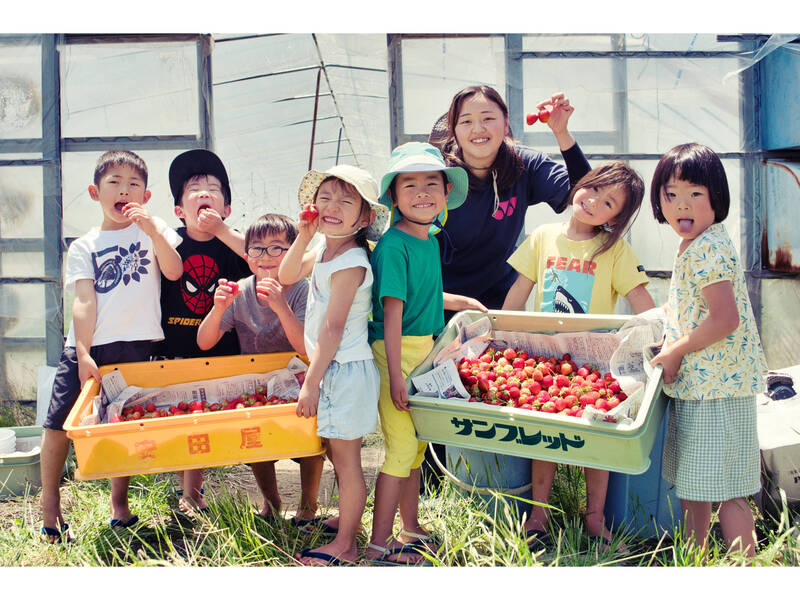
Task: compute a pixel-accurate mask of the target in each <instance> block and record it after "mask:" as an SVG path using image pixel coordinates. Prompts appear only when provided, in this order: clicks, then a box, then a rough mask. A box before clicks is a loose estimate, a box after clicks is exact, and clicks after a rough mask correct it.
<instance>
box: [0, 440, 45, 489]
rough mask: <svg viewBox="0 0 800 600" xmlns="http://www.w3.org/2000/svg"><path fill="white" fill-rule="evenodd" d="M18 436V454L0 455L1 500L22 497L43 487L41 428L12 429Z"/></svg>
mask: <svg viewBox="0 0 800 600" xmlns="http://www.w3.org/2000/svg"><path fill="white" fill-rule="evenodd" d="M11 429H12V430H13V431H14V433H15V434H16V436H17V453H15V454H14V455H8V454H0V499H2V498H9V497H11V496H22V495H23V494H25V490H26V489H28V490H31V491H33V490H37V489H39V488H40V487H42V477H41V473H40V470H39V463H40V458H41V446H42V428H41V427H11Z"/></svg>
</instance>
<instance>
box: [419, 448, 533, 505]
mask: <svg viewBox="0 0 800 600" xmlns="http://www.w3.org/2000/svg"><path fill="white" fill-rule="evenodd" d="M445 449H446V459H447V468H446V469H445V468H443V466H442V465H441V464H439V467H440V468H441V469H442V472H443V473H444V474H445V475H446V476H447V477H448V479H450V480H451V481H452V483H453V484H454V485H455V486H456V488H457V489H459V490H460V491H461V492H462V493H466V494H473V495H477V496H479V497H480V498H481V500H482V501H483V502H484V503H485V507H486V510H487V511H488V512H489V513H490V514H495V513H496V515H497V518H503V516H504V514H505V512H504V510H503V507H502V506H497V496H495V495H494V494H493V493H492V492H497V493H501V494H505V495H507V496H515V497H517V498H523V499H526V500H530V499H531V459H529V458H521V457H518V456H509V455H505V454H494V453H492V452H480V451H478V450H467V449H466V448H458V447H455V446H446V448H445ZM432 454H434V457H435V453H432ZM437 462H438V460H437ZM503 500H504V501H505V502H506V503H507V504H508V505H509V507H510V508H511V510H512V516H513V518H517V519H521V518H522V516H523V514H525V513H527V514H530V512H531V504H529V503H527V502H524V501H522V500H516V499H514V498H509V497H505V498H503ZM514 512H515V513H516V514H513V513H514Z"/></svg>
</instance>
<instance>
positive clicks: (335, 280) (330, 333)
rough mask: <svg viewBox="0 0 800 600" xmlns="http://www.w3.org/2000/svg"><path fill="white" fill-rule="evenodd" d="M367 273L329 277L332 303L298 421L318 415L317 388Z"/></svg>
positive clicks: (314, 354) (338, 273) (346, 272)
mask: <svg viewBox="0 0 800 600" xmlns="http://www.w3.org/2000/svg"><path fill="white" fill-rule="evenodd" d="M283 262H284V263H285V262H286V259H285V258H284V259H283ZM281 266H283V265H281ZM366 272H367V270H366V268H364V267H351V268H348V269H342V270H341V271H336V272H335V273H334V274H333V275H332V276H331V299H330V302H329V303H328V309H327V310H326V311H325V318H324V319H323V321H322V327H321V329H320V332H319V336H318V337H317V345H316V347H315V348H314V351H313V352H312V354H311V356H310V357H309V358H310V359H311V365H310V366H309V368H308V371H307V372H306V378H305V380H304V381H303V387H302V389H301V390H300V397H299V398H298V401H297V416H298V417H303V416H305V417H313V416H314V415H316V414H317V405H318V403H319V384H320V382H321V381H322V376H323V375H324V374H325V371H326V370H327V369H328V365H329V364H330V363H331V360H333V357H334V356H336V351H337V350H338V349H339V343H340V342H341V341H342V332H343V331H344V326H345V324H346V323H347V315H348V313H349V312H350V307H351V306H352V305H353V299H354V298H355V296H356V291H357V290H358V286H360V285H361V283H362V282H363V281H364V276H365V275H366Z"/></svg>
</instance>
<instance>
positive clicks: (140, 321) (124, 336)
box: [41, 150, 183, 543]
mask: <svg viewBox="0 0 800 600" xmlns="http://www.w3.org/2000/svg"><path fill="white" fill-rule="evenodd" d="M89 196H91V198H92V200H94V201H96V202H99V203H100V207H101V208H102V210H103V222H102V223H101V225H100V227H99V228H97V227H95V228H93V229H92V230H91V231H89V232H88V233H87V234H85V235H83V236H81V237H80V238H78V239H77V240H75V241H74V242H73V243H72V244H71V245H70V247H69V251H68V254H67V273H66V278H65V282H64V283H65V286H66V288H67V289H70V288H74V289H75V301H74V303H73V308H72V324H71V326H70V329H69V334H68V335H67V340H66V343H65V344H64V351H63V353H62V355H61V360H60V361H59V364H58V369H57V371H56V377H55V382H54V384H53V396H52V398H51V400H50V407H49V409H48V413H47V417H46V418H45V422H44V429H45V430H46V431H45V434H44V439H43V441H42V452H41V474H42V516H43V521H44V525H43V527H42V535H43V536H45V537H46V538H47V540H48V541H49V542H50V543H54V542H57V541H61V540H62V539H66V540H67V541H70V540H71V539H72V536H71V535H70V533H69V531H68V527H69V526H68V525H67V523H66V522H65V520H64V515H63V514H62V512H61V495H60V490H59V483H60V479H61V472H62V470H63V468H64V463H65V462H66V459H67V453H68V452H69V438H68V437H67V434H66V432H65V431H64V429H63V425H64V421H65V420H66V418H67V415H68V414H69V411H70V410H71V409H72V407H73V405H74V404H75V401H76V400H77V398H78V395H79V393H80V390H81V388H82V387H83V384H84V383H86V381H87V380H88V379H89V378H90V377H94V378H95V379H96V380H98V381H100V372H99V370H98V365H104V364H112V363H121V362H137V361H146V360H148V359H149V357H150V344H151V342H152V341H154V340H160V339H162V338H163V337H164V334H163V331H162V329H161V305H160V288H161V273H163V274H164V276H165V277H167V278H168V279H171V280H176V279H178V278H180V276H181V274H182V273H183V265H182V264H181V259H180V256H178V253H177V252H176V250H175V247H176V246H177V245H178V244H179V243H180V241H181V240H180V237H179V236H178V234H177V233H175V231H174V230H172V229H171V228H170V227H168V226H167V224H166V223H165V222H164V221H163V220H162V219H159V218H158V217H153V216H151V215H150V214H149V213H148V212H147V210H145V208H144V204H146V203H147V201H148V200H149V199H150V192H149V191H147V166H146V165H145V163H144V161H143V160H142V159H141V158H140V157H139V156H137V155H136V154H134V153H133V152H129V151H127V150H111V151H108V152H106V153H104V154H103V155H102V156H101V157H100V158H99V159H98V161H97V165H96V166H95V171H94V183H93V184H92V185H90V186H89ZM129 482H130V477H117V478H113V479H112V480H111V521H110V525H111V526H112V527H130V526H131V525H133V524H134V523H136V521H138V517H137V516H136V515H133V514H132V513H131V511H130V508H129V507H128V484H129Z"/></svg>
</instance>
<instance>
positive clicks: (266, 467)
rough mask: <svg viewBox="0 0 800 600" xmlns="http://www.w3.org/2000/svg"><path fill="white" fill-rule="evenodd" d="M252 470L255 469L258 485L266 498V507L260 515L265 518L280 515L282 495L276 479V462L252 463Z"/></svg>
mask: <svg viewBox="0 0 800 600" xmlns="http://www.w3.org/2000/svg"><path fill="white" fill-rule="evenodd" d="M250 468H251V469H253V476H254V477H255V479H256V485H258V489H259V490H261V495H262V496H263V497H264V506H263V508H262V509H261V512H260V513H259V514H261V516H264V517H270V516H273V515H276V516H277V515H280V514H281V495H280V494H279V493H278V480H277V478H276V477H275V461H274V460H268V461H263V462H257V463H251V464H250Z"/></svg>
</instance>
